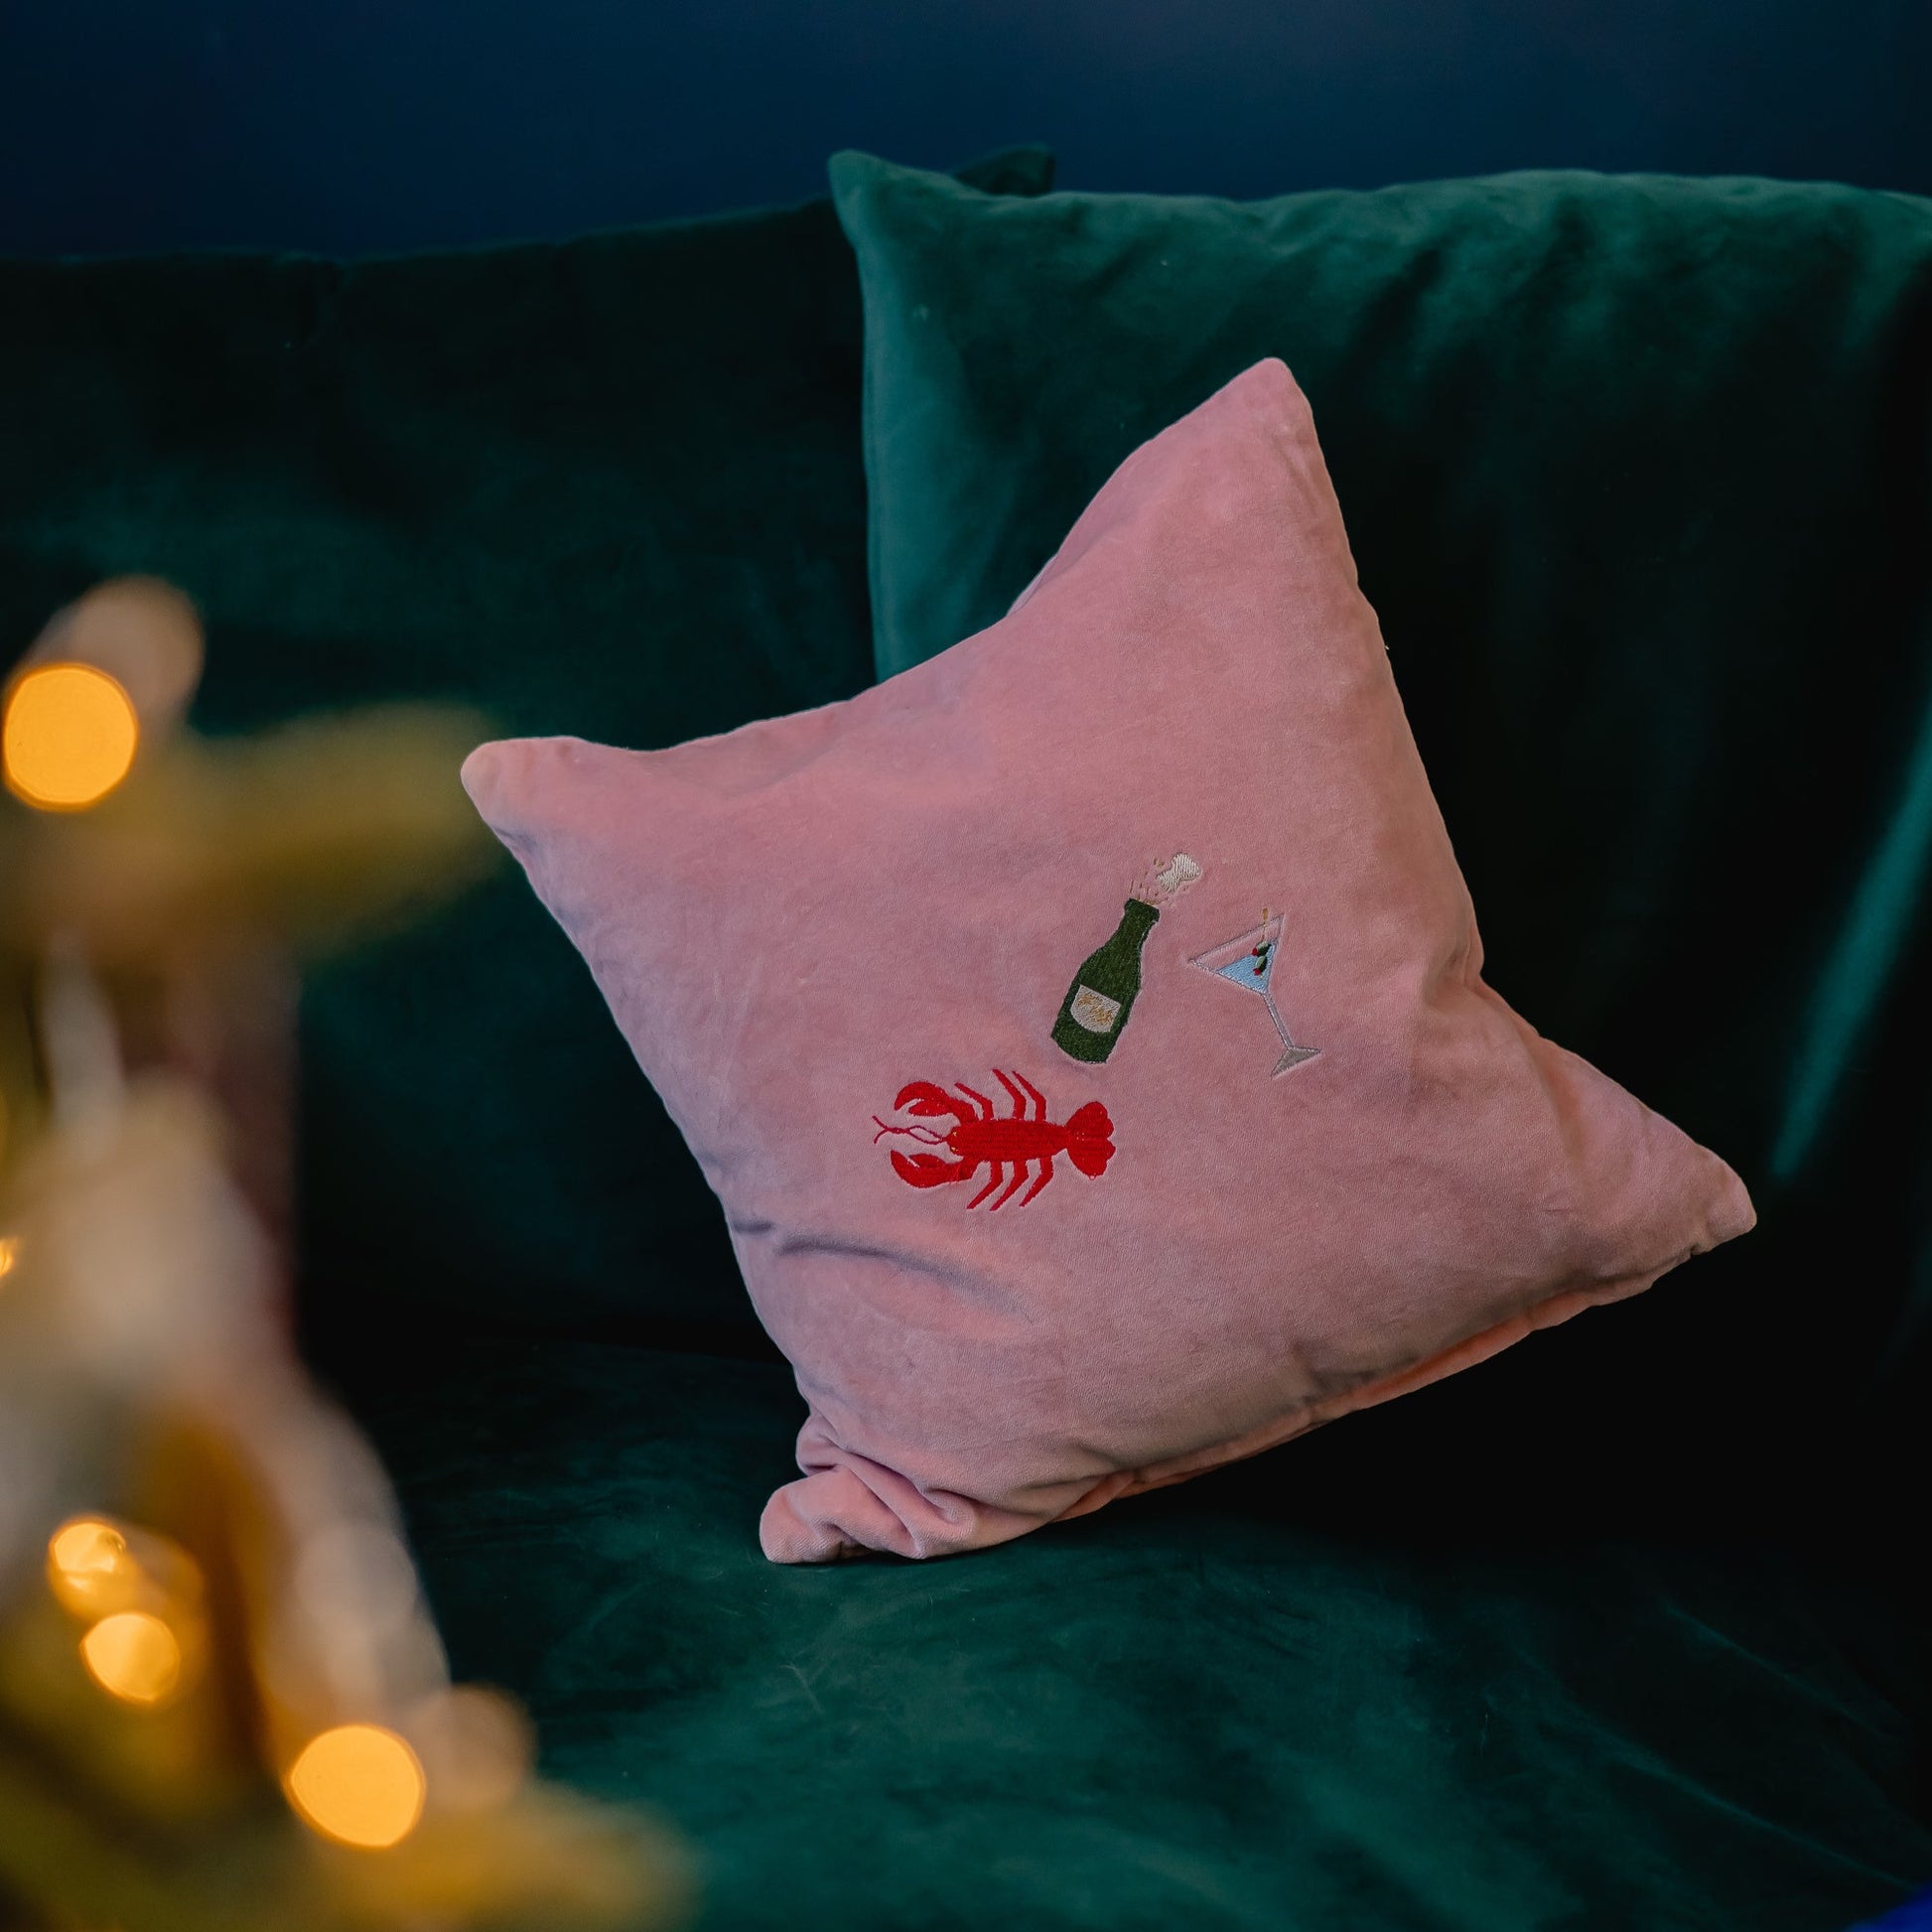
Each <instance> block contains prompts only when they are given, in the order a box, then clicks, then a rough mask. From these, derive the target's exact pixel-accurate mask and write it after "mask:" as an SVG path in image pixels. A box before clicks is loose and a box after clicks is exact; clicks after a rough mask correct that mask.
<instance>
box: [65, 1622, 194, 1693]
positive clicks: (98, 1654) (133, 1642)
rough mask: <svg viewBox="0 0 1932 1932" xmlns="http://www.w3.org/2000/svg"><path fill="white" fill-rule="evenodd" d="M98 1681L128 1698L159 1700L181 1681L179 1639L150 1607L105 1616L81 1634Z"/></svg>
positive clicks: (84, 1656)
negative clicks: (84, 1633) (83, 1634)
mask: <svg viewBox="0 0 1932 1932" xmlns="http://www.w3.org/2000/svg"><path fill="white" fill-rule="evenodd" d="M80 1657H81V1661H82V1662H83V1663H84V1664H85V1665H86V1666H87V1671H88V1674H89V1675H90V1676H91V1677H92V1678H93V1680H94V1682H95V1683H96V1684H98V1685H99V1686H100V1688H101V1689H102V1690H103V1691H106V1692H107V1693H108V1694H109V1695H110V1696H113V1697H117V1698H119V1699H120V1700H121V1701H122V1702H123V1703H124V1704H160V1703H162V1702H163V1701H164V1700H165V1699H167V1698H168V1697H169V1696H171V1695H172V1694H173V1693H174V1692H175V1691H177V1690H178V1689H180V1687H181V1667H182V1657H181V1639H180V1638H179V1637H177V1636H176V1635H175V1633H174V1631H172V1630H171V1629H170V1628H169V1627H168V1625H167V1624H166V1623H164V1622H163V1621H162V1620H161V1618H160V1617H158V1616H155V1615H154V1614H152V1612H150V1611H147V1610H118V1611H116V1612H115V1614H114V1615H112V1616H104V1617H102V1618H101V1620H100V1621H99V1622H98V1623H96V1624H95V1625H94V1627H93V1628H92V1629H91V1630H89V1631H88V1632H87V1634H86V1635H85V1636H84V1637H82V1638H81V1639H80Z"/></svg>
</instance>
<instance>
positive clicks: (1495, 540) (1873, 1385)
mask: <svg viewBox="0 0 1932 1932" xmlns="http://www.w3.org/2000/svg"><path fill="white" fill-rule="evenodd" d="M833 179H834V183H835V187H836V196H837V200H838V203H839V207H840V211H841V214H842V216H843V218H844V220H845V222H846V224H847V228H848V231H849V232H850V233H851V234H852V236H853V238H854V241H855V243H856V245H857V248H858V253H859V262H860V272H861V275H862V278H863V280H864V283H865V291H866V313H867V358H868V359H867V377H866V380H867V397H868V426H867V462H868V466H869V474H870V479H871V483H872V498H871V501H872V519H873V520H872V537H873V550H872V567H873V577H874V592H875V609H876V621H877V626H878V637H877V647H878V652H879V661H880V667H881V669H882V671H886V672H890V671H894V670H897V669H898V668H900V667H902V666H903V665H905V664H907V663H911V662H914V661H917V660H919V659H921V658H923V657H925V656H927V655H929V654H930V653H931V652H933V651H936V650H938V649H940V648H942V647H943V646H945V645H948V644H950V643H951V642H952V641H953V640H954V639H955V638H956V637H959V636H963V635H965V634H967V633H968V632H970V631H972V630H974V629H976V628H978V627H980V626H981V625H983V624H986V623H989V622H991V621H994V620H995V619H996V618H997V617H998V616H999V615H1000V613H1001V612H1003V611H1004V610H1005V609H1006V608H1007V606H1008V605H1009V604H1010V602H1011V601H1012V599H1013V598H1014V597H1015V596H1016V595H1017V594H1018V593H1019V592H1020V591H1021V589H1022V588H1023V587H1024V586H1025V585H1026V583H1027V582H1028V581H1029V579H1031V578H1032V576H1033V575H1034V573H1035V571H1036V570H1037V569H1038V568H1039V567H1040V565H1041V564H1042V563H1043V562H1044V561H1045V559H1046V558H1047V556H1048V555H1049V554H1050V553H1051V552H1052V549H1053V547H1054V545H1055V544H1056V543H1057V542H1058V541H1059V537H1060V533H1061V531H1062V530H1063V529H1064V528H1065V527H1066V524H1067V522H1068V520H1069V519H1070V518H1071V517H1072V516H1073V515H1074V514H1075V513H1076V512H1077V510H1078V508H1079V506H1080V505H1081V503H1083V502H1084V501H1085V500H1086V498H1087V497H1088V495H1089V494H1090V493H1091V491H1092V490H1093V489H1094V488H1096V487H1097V486H1098V485H1099V483H1100V482H1101V480H1102V479H1103V478H1105V477H1106V476H1107V475H1108V474H1109V472H1110V471H1111V470H1112V468H1113V467H1114V465H1116V464H1117V463H1118V462H1120V460H1121V459H1122V458H1123V457H1124V456H1125V455H1126V454H1127V453H1128V452H1129V451H1130V450H1131V449H1133V448H1134V447H1135V446H1136V445H1137V444H1138V443H1140V442H1141V441H1142V440H1143V439H1144V438H1145V437H1146V436H1147V435H1149V434H1150V433H1152V431H1153V430H1154V429H1156V428H1157V427H1158V426H1159V425H1160V424H1161V423H1163V422H1165V421H1169V420H1172V419H1173V417H1174V416H1177V415H1178V414H1180V413H1181V412H1182V411H1184V410H1186V409H1189V408H1191V407H1193V406H1194V405H1195V404H1196V403H1197V402H1198V401H1199V400H1200V399H1201V398H1202V397H1203V396H1205V395H1206V394H1208V393H1209V392H1210V391H1211V390H1213V389H1214V388H1215V387H1216V386H1217V385H1218V384H1220V383H1222V382H1224V381H1225V380H1227V379H1228V377H1229V376H1231V375H1232V374H1233V373H1234V372H1235V371H1236V370H1238V369H1241V368H1244V367H1246V366H1247V365H1248V364H1249V363H1251V362H1252V361H1254V360H1255V359H1256V358H1257V357H1259V356H1262V355H1267V354H1278V355H1281V356H1283V357H1284V358H1285V359H1286V360H1287V361H1288V363H1289V365H1290V366H1291V367H1292V368H1293V369H1294V370H1295V372H1296V376H1297V379H1298V380H1299V381H1300V382H1301V383H1302V384H1303V386H1304V388H1305V389H1306V390H1307V392H1308V395H1309V397H1310V399H1311V403H1312V405H1313V408H1314V413H1315V419H1316V421H1317V423H1318V424H1319V425H1320V428H1321V434H1322V440H1323V445H1324V448H1325V450H1326V452H1327V455H1328V458H1329V461H1330V463H1331V465H1332V467H1333V471H1334V477H1335V483H1336V487H1337V490H1338V492H1339V494H1340V496H1341V500H1342V501H1343V503H1344V504H1345V505H1346V507H1347V512H1348V528H1349V539H1350V543H1351V545H1352V547H1353V550H1354V553H1355V557H1356V560H1357V562H1358V564H1359V566H1360V570H1361V582H1362V588H1363V591H1364V592H1365V594H1366V595H1367V597H1368V599H1369V601H1370V602H1371V603H1372V604H1373V605H1374V607H1375V609H1376V612H1377V615H1378V617H1379V618H1380V620H1381V624H1382V631H1383V635H1384V637H1385V639H1386V640H1387V643H1388V646H1389V651H1390V662H1391V665H1392V667H1393V669H1394V673H1395V678H1396V683H1397V685H1398V688H1399V689H1400V691H1401V693H1402V699H1403V704H1404V707H1405V709H1406V711H1407V714H1408V716H1409V719H1410V722H1411V724H1412V725H1413V727H1414V731H1415V735H1416V738H1417V741H1418V744H1419V745H1420V747H1421V751H1422V755H1423V759H1424V761H1425V763H1426V764H1427V766H1428V769H1429V774H1430V780H1431V783H1432V785H1433V787H1434V789H1435V792H1436V796H1437V798H1438V800H1439V801H1440V803H1441V805H1442V807H1443V811H1444V814H1445V816H1446V818H1447V820H1448V822H1449V826H1450V827H1451V828H1452V831H1453V833H1454V838H1455V846H1456V855H1457V858H1458V860H1459V861H1460V863H1461V867H1462V870H1463V872H1464V874H1465V876H1466V877H1467V879H1468V881H1469V885H1470V889H1471V891H1472V894H1473V896H1474V898H1475V902H1476V903H1477V904H1478V905H1479V906H1480V907H1481V908H1482V919H1483V932H1484V937H1485V939H1486V940H1487V942H1488V944H1489V948H1490V952H1491V956H1492V958H1493V959H1494V960H1495V961H1496V962H1497V970H1496V978H1497V984H1498V987H1499V990H1500V991H1502V992H1503V993H1505V994H1506V995H1507V996H1508V997H1509V999H1510V1000H1511V1001H1512V1002H1513V1003H1514V1004H1516V1005H1517V1006H1518V1007H1519V1008H1520V1010H1521V1011H1523V1012H1524V1013H1527V1014H1530V1015H1532V1016H1533V1017H1534V1018H1535V1020H1536V1021H1537V1023H1538V1024H1539V1026H1541V1027H1543V1028H1544V1029H1546V1030H1547V1031H1549V1032H1550V1033H1551V1034H1552V1035H1554V1036H1555V1037H1557V1038H1560V1039H1562V1040H1564V1041H1565V1042H1566V1043H1567V1044H1569V1045H1571V1046H1573V1047H1575V1048H1577V1049H1578V1050H1579V1051H1581V1052H1583V1053H1585V1054H1587V1056H1588V1057H1589V1058H1590V1059H1591V1060H1592V1061H1594V1062H1595V1063H1597V1064H1599V1065H1601V1066H1603V1067H1605V1068H1606V1069H1607V1070H1609V1071H1611V1072H1612V1073H1614V1074H1615V1075H1616V1076H1617V1077H1618V1078H1619V1079H1621V1080H1623V1081H1624V1082H1625V1083H1626V1084H1628V1085H1629V1086H1630V1087H1631V1088H1632V1089H1633V1090H1634V1091H1636V1092H1638V1093H1641V1094H1642V1095H1643V1096H1644V1097H1645V1098H1646V1099H1647V1100H1648V1101H1650V1102H1651V1104H1653V1105H1655V1106H1657V1107H1659V1108H1660V1109H1661V1110H1662V1111H1664V1112H1665V1113H1667V1114H1668V1115H1669V1116H1670V1118H1672V1119H1673V1120H1676V1121H1679V1122H1681V1123H1683V1124H1684V1125H1685V1126H1686V1127H1687V1128H1688V1129H1689V1130H1690V1131H1691V1132H1692V1133H1693V1134H1695V1135H1696V1136H1697V1137H1698V1138H1699V1139H1700V1140H1703V1141H1706V1142H1708V1143H1709V1144H1711V1145H1713V1146H1717V1147H1720V1148H1722V1149H1723V1150H1724V1151H1725V1154H1726V1156H1727V1157H1728V1158H1729V1159H1730V1160H1731V1161H1733V1162H1734V1163H1735V1164H1736V1166H1737V1168H1738V1170H1739V1171H1740V1173H1742V1174H1743V1175H1744V1177H1745V1178H1746V1180H1747V1181H1748V1182H1749V1183H1750V1187H1751V1192H1752V1195H1753V1198H1754V1200H1755V1201H1756V1204H1757V1206H1758V1208H1759V1211H1760V1213H1761V1215H1762V1217H1763V1218H1762V1223H1761V1226H1760V1229H1759V1232H1758V1233H1757V1234H1756V1235H1755V1236H1753V1238H1752V1239H1751V1240H1750V1241H1748V1242H1745V1243H1742V1244H1739V1246H1738V1247H1737V1248H1735V1249H1731V1250H1726V1251H1725V1252H1724V1253H1723V1254H1721V1255H1719V1256H1717V1257H1714V1258H1713V1259H1712V1260H1711V1261H1709V1262H1707V1263H1705V1264H1703V1265H1702V1266H1701V1267H1700V1269H1699V1275H1700V1278H1701V1279H1700V1283H1699V1288H1698V1292H1697V1293H1696V1294H1690V1293H1686V1294H1684V1295H1676V1296H1671V1297H1669V1298H1650V1299H1649V1300H1648V1301H1647V1302H1646V1303H1645V1304H1644V1305H1642V1306H1640V1307H1637V1308H1634V1309H1632V1310H1631V1311H1629V1312H1628V1313H1627V1314H1626V1315H1624V1316H1622V1317H1620V1318H1619V1320H1618V1321H1617V1322H1615V1323H1610V1324H1600V1325H1601V1327H1602V1332H1601V1333H1594V1334H1591V1335H1590V1337H1589V1352H1588V1354H1587V1357H1586V1356H1585V1355H1583V1354H1582V1353H1581V1352H1573V1351H1572V1350H1571V1349H1570V1348H1569V1347H1568V1345H1567V1344H1560V1343H1559V1342H1558V1341H1554V1340H1553V1342H1552V1343H1551V1344H1550V1346H1551V1347H1552V1348H1553V1349H1556V1350H1557V1351H1558V1352H1559V1353H1560V1354H1562V1355H1563V1356H1564V1358H1565V1366H1564V1368H1563V1370H1562V1373H1563V1375H1564V1377H1565V1388H1566V1392H1567V1395H1568V1399H1569V1401H1570V1403H1571V1405H1572V1412H1573V1415H1574V1419H1575V1425H1576V1431H1577V1435H1578V1438H1579V1440H1584V1439H1590V1440H1598V1441H1605V1442H1607V1441H1609V1440H1612V1439H1619V1440H1620V1444H1621V1447H1620V1450H1619V1453H1620V1454H1621V1455H1622V1456H1623V1457H1625V1458H1626V1462H1625V1466H1626V1469H1627V1468H1628V1466H1629V1463H1628V1460H1627V1458H1631V1457H1637V1458H1641V1459H1643V1460H1644V1461H1645V1462H1646V1463H1647V1464H1648V1465H1649V1466H1650V1467H1651V1468H1652V1470H1653V1471H1654V1472H1655V1473H1657V1474H1658V1475H1659V1477H1660V1478H1661V1476H1662V1474H1663V1473H1664V1472H1666V1471H1673V1470H1674V1471H1676V1472H1678V1473H1679V1475H1680V1476H1681V1475H1682V1474H1683V1472H1685V1471H1687V1470H1690V1469H1692V1468H1696V1469H1699V1470H1703V1471H1713V1472H1717V1471H1722V1472H1723V1478H1722V1484H1721V1486H1722V1488H1723V1490H1724V1493H1725V1495H1726V1496H1727V1497H1728V1498H1729V1502H1728V1503H1727V1505H1726V1507H1727V1508H1729V1509H1733V1510H1734V1509H1756V1508H1760V1507H1771V1506H1776V1507H1780V1508H1782V1509H1784V1510H1786V1511H1793V1510H1796V1509H1798V1508H1800V1507H1801V1506H1802V1507H1804V1508H1807V1509H1810V1510H1812V1511H1815V1512H1816V1513H1818V1514H1819V1515H1820V1516H1824V1517H1839V1516H1842V1515H1843V1514H1844V1513H1845V1512H1846V1511H1848V1510H1855V1511H1863V1510H1864V1509H1865V1508H1866V1507H1867V1506H1869V1507H1872V1508H1874V1509H1880V1510H1882V1500H1881V1499H1882V1497H1883V1496H1884V1494H1885V1492H1886V1490H1887V1489H1888V1487H1889V1485H1890V1483H1891V1482H1892V1481H1893V1480H1894V1474H1893V1472H1894V1471H1895V1470H1898V1469H1901V1468H1904V1469H1916V1468H1920V1467H1923V1466H1924V1465H1925V1461H1926V1458H1927V1456H1928V1455H1932V1427H1929V1425H1932V1399H1928V1398H1932V1355H1929V1354H1928V1349H1929V1348H1932V1323H1929V1322H1928V1321H1927V1319H1926V1311H1927V1310H1928V1308H1932V1215H1929V1214H1928V1205H1927V1203H1928V1200H1929V1199H1932V1192H1929V1191H1928V1190H1932V1112H1928V1110H1927V1107H1926V1105H1925V1098H1924V1072H1923V1070H1924V1068H1925V1067H1926V1065H1927V1064H1929V1063H1932V1024H1929V1023H1928V1015H1932V1008H1929V1007H1928V1004H1927V1002H1926V1000H1925V998H1924V995H1923V989H1924V987H1925V986H1926V985H1928V984H1932V912H1929V911H1928V907H1932V540H1928V532H1932V414H1928V408H1929V405H1928V398H1932V204H1928V203H1926V202H1924V201H1921V200H1918V199H1915V198H1913V197H1910V196H1902V195H1887V194H1876V193H1867V192H1862V191H1856V190H1851V189H1842V188H1835V187H1830V186H1823V185H1808V186H1800V185H1792V184H1784V183H1776V182H1766V181H1748V180H1718V181H1688V180H1674V179H1664V178H1657V177H1638V178H1626V179H1619V178H1603V177H1595V176H1588V175H1581V174H1537V175H1516V176H1505V177H1501V178H1497V179H1493V180H1484V181H1467V182H1439V183H1432V184H1425V185H1421V186H1415V187H1403V188H1391V189H1385V190H1378V191H1376V192H1373V193H1322V194H1309V195H1297V196H1291V197H1288V198H1285V199H1283V200H1281V201H1277V202H1270V203H1266V204H1261V205H1253V206H1236V205H1233V204H1229V203H1224V202H1214V201H1205V200H1170V199H1162V198H1157V197H1146V196H1108V195H1068V194H1061V195H1053V196H1050V197H1048V198H1046V199H1044V200H1042V201H1040V202H1038V203H1036V204H1032V205H1029V206H1027V207H1020V206H1018V205H1014V206H1007V207H990V206H986V205H983V204H981V203H979V202H976V201H975V200H973V199H972V198H971V197H966V196H961V195H959V194H957V193H956V192H955V191H953V190H951V189H949V188H948V187H947V186H946V185H945V184H944V183H943V182H941V181H938V180H936V179H934V178H933V177H930V176H927V175H923V174H920V173H918V172H917V171H914V170H909V169H899V168H894V167H891V166H889V165H887V164H885V163H882V162H877V161H873V160H869V159H866V158H864V157H858V156H846V157H841V158H840V159H838V160H837V161H835V162H834V164H833ZM1589 1325H1590V1326H1591V1327H1592V1328H1595V1327H1597V1326H1598V1325H1599V1324H1594V1323H1592V1324H1589ZM1634 1389H1641V1390H1643V1391H1644V1396H1643V1411H1644V1424H1643V1427H1642V1429H1641V1431H1640V1432H1638V1435H1637V1437H1636V1439H1634V1440H1632V1439H1631V1438H1630V1437H1629V1434H1628V1432H1627V1431H1625V1430H1624V1429H1623V1428H1622V1427H1621V1422H1620V1418H1622V1417H1624V1416H1626V1415H1627V1414H1628V1405H1629V1401H1630V1392H1631V1391H1632V1390H1634ZM1799 1417H1802V1418H1803V1420H1802V1422H1799V1421H1798V1420H1797V1419H1798V1418H1799ZM1464 1420H1465V1422H1466V1423H1474V1422H1475V1421H1476V1417H1475V1414H1474V1412H1473V1410H1472V1411H1470V1412H1469V1414H1468V1415H1467V1416H1466V1417H1465V1418H1464ZM1493 1421H1494V1426H1495V1428H1496V1429H1497V1431H1498V1433H1499V1435H1500V1436H1502V1437H1506V1436H1507V1435H1508V1434H1509V1432H1510V1429H1511V1428H1512V1426H1514V1425H1513V1423H1512V1419H1510V1418H1507V1417H1501V1416H1499V1417H1496V1418H1494V1419H1493ZM1514 1424H1521V1425H1522V1426H1525V1427H1527V1426H1528V1419H1527V1417H1518V1418H1515V1419H1514ZM1484 1426H1487V1424H1486V1422H1485V1424H1484ZM1552 1480H1553V1487H1552V1492H1551V1496H1550V1499H1549V1500H1550V1502H1551V1504H1552V1506H1556V1502H1557V1497H1556V1485H1554V1478H1553V1479H1552ZM1657 1496H1658V1503H1657V1506H1658V1507H1659V1508H1660V1509H1663V1510H1666V1511H1669V1510H1671V1509H1672V1507H1673V1506H1672V1504H1671V1502H1670V1499H1669V1494H1668V1484H1667V1483H1662V1482H1661V1481H1660V1484H1659V1488H1658V1491H1657ZM1881 1520H1882V1518H1881ZM1874 1533H1875V1534H1879V1535H1884V1534H1889V1531H1887V1530H1885V1529H1883V1528H1882V1527H1881V1528H1879V1529H1877V1530H1876V1531H1875V1532H1874Z"/></svg>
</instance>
